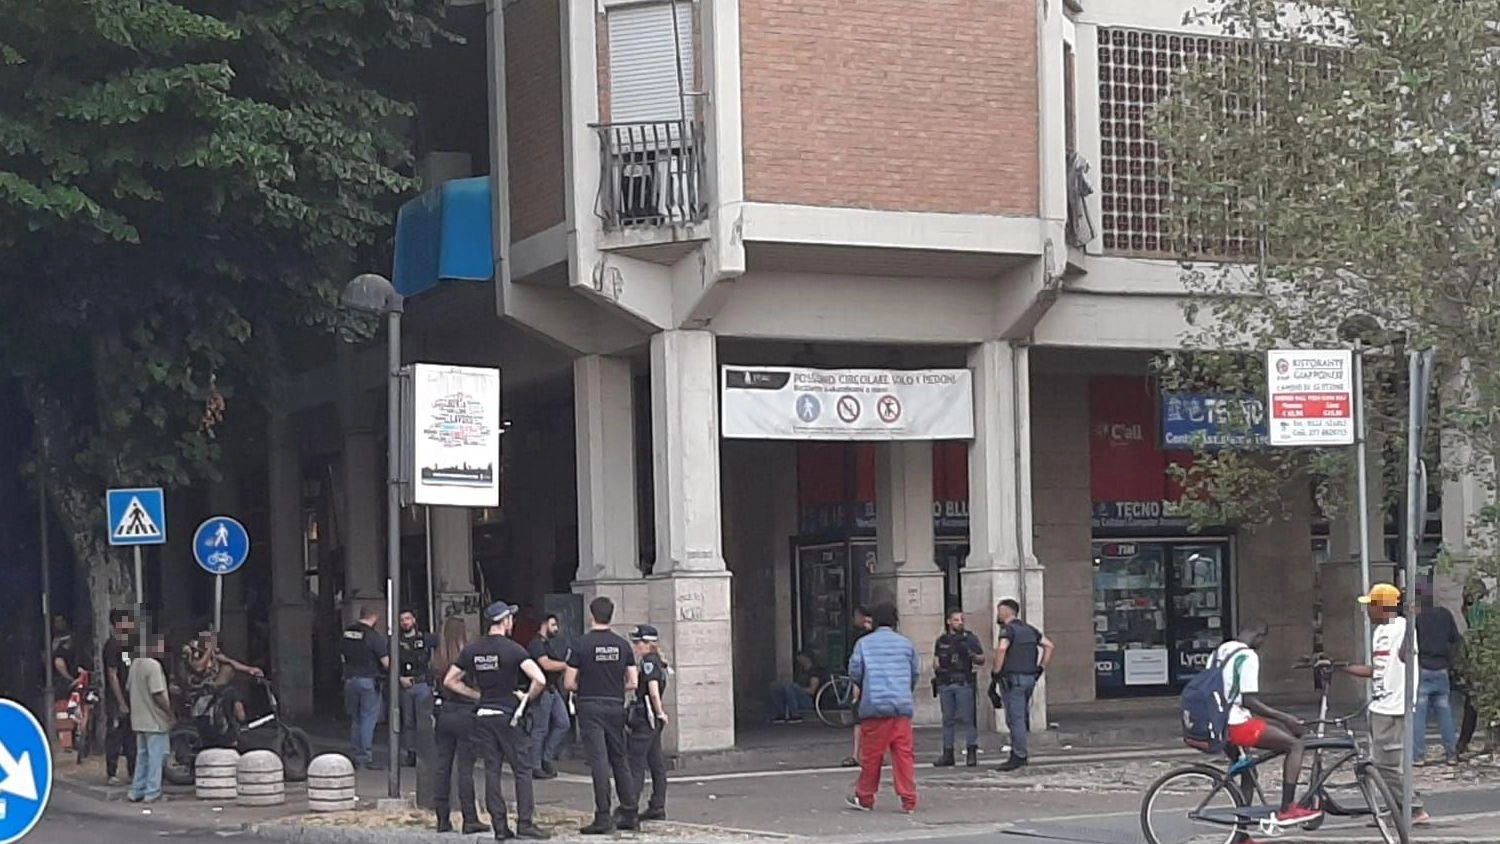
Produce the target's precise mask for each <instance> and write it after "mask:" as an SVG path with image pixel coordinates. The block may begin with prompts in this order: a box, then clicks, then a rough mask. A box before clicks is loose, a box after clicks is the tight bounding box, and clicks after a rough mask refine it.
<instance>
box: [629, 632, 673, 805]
mask: <svg viewBox="0 0 1500 844" xmlns="http://www.w3.org/2000/svg"><path fill="white" fill-rule="evenodd" d="M660 638H661V635H660V634H659V633H657V631H656V628H655V627H652V626H651V625H649V624H642V625H641V626H639V627H637V628H636V629H635V630H633V631H631V633H630V642H631V644H632V645H633V646H634V648H635V658H636V661H637V662H638V663H639V672H640V675H639V680H640V682H639V684H638V685H637V686H636V690H635V700H634V701H633V702H632V703H631V705H630V713H629V716H628V719H627V724H626V726H628V727H629V728H630V735H629V738H628V740H627V745H628V750H629V753H630V773H631V776H632V778H633V780H634V783H635V793H636V799H637V800H639V799H640V794H641V792H642V791H644V790H645V788H646V771H647V770H650V771H651V802H650V803H649V804H647V806H646V811H644V812H642V813H640V819H641V820H643V821H660V820H666V818H667V766H666V764H665V763H664V762H663V761H662V756H661V734H662V730H665V729H666V728H667V709H666V706H665V705H664V704H663V703H662V696H663V695H665V694H666V693H667V674H668V667H667V661H666V660H665V659H662V656H661V650H660V649H659V648H658V647H657V644H656V643H657V641H658V640H659V639H660ZM620 812H621V816H622V817H623V815H624V812H625V807H624V806H621V807H620Z"/></svg>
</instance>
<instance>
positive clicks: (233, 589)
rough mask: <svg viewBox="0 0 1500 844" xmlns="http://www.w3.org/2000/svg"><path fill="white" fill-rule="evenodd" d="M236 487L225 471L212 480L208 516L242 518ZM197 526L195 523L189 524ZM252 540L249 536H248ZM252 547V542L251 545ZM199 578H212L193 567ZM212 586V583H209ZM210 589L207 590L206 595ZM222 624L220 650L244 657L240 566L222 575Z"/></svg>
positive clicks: (246, 631)
mask: <svg viewBox="0 0 1500 844" xmlns="http://www.w3.org/2000/svg"><path fill="white" fill-rule="evenodd" d="M240 504H241V502H240V490H239V484H238V483H237V478H235V477H234V476H233V475H229V474H226V475H225V477H224V479H223V480H220V481H216V482H214V483H212V484H210V485H209V487H208V509H209V510H210V513H209V515H210V516H232V517H234V518H237V519H243V518H244V515H245V514H244V511H243V509H242V508H241V506H240ZM193 529H195V530H196V529H197V525H194V526H193ZM252 542H253V537H252ZM251 547H252V548H253V547H254V546H253V544H252V546H251ZM196 573H197V575H198V576H199V577H206V578H209V580H210V581H212V580H213V576H212V575H210V574H206V573H205V572H204V571H203V570H202V569H201V568H199V569H197V570H196ZM210 588H212V586H210ZM211 595H212V592H210V596H211ZM209 614H210V617H211V616H212V614H213V604H212V597H210V604H209ZM221 622H222V626H221V629H220V630H219V642H220V644H221V645H222V646H223V648H224V652H225V653H227V654H229V655H230V656H232V657H234V658H235V659H240V660H243V659H245V651H246V648H247V646H248V645H249V641H248V640H249V629H248V626H247V619H246V614H245V573H244V570H243V569H241V570H240V571H239V572H237V573H235V574H230V575H225V576H224V609H223V615H222V617H221Z"/></svg>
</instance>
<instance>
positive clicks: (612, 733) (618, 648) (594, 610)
mask: <svg viewBox="0 0 1500 844" xmlns="http://www.w3.org/2000/svg"><path fill="white" fill-rule="evenodd" d="M589 615H590V617H591V618H592V619H593V623H592V625H591V626H590V627H589V632H588V633H585V634H584V635H583V636H582V637H581V638H579V639H578V640H576V641H575V642H574V643H573V650H572V653H570V654H568V671H567V673H566V674H565V675H564V678H563V685H564V686H565V687H566V688H567V690H568V691H570V692H573V693H574V695H575V699H576V707H577V710H578V725H579V728H580V730H581V731H582V732H583V745H584V747H585V749H586V750H587V752H588V757H589V768H590V771H591V773H592V774H593V778H594V822H593V823H591V824H589V825H588V826H585V827H583V828H582V829H580V830H579V832H582V833H583V834H584V835H607V834H609V833H611V832H614V831H615V829H616V828H617V827H618V828H619V829H639V828H640V826H641V822H640V818H639V816H638V815H637V813H636V804H637V802H638V801H639V800H640V795H639V793H637V790H636V787H635V777H634V776H633V775H632V774H631V772H630V759H629V758H628V755H627V753H626V750H625V695H626V694H627V693H629V692H633V691H635V688H636V667H635V654H634V653H633V652H632V650H631V647H630V643H629V642H627V641H625V640H624V639H622V638H620V637H619V636H618V635H616V634H615V633H613V632H612V631H611V630H610V629H609V622H610V621H611V620H612V619H613V618H614V616H615V604H614V601H611V600H610V599H608V598H605V597H603V596H600V597H598V598H595V599H594V600H593V601H591V602H590V603H589ZM611 774H613V775H614V781H615V791H616V793H617V794H619V797H620V819H619V821H618V824H617V823H616V821H615V819H614V818H613V817H611V815H610V813H609V780H610V775H611Z"/></svg>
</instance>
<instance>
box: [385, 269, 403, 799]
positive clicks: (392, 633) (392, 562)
mask: <svg viewBox="0 0 1500 844" xmlns="http://www.w3.org/2000/svg"><path fill="white" fill-rule="evenodd" d="M387 321H388V325H389V332H390V339H389V342H388V344H387V345H388V352H389V364H390V367H389V370H390V371H389V372H388V373H387V385H386V403H385V413H386V458H385V459H386V517H385V534H386V535H385V562H386V608H385V625H386V636H387V637H388V638H389V640H390V651H389V654H388V656H389V657H390V665H389V666H388V670H387V672H386V689H387V694H388V695H389V698H390V700H389V701H388V703H389V709H388V711H387V714H386V717H387V719H388V720H387V722H386V723H387V730H386V732H387V733H389V736H390V742H389V749H390V754H391V757H390V763H391V770H390V782H389V789H388V793H387V796H389V797H392V798H395V797H400V796H401V650H400V648H401V638H400V637H399V636H397V635H396V631H397V630H398V629H399V628H398V625H397V623H396V612H397V607H398V606H399V605H400V602H401V469H400V466H399V465H398V464H399V463H400V460H401V301H400V299H399V298H398V299H396V300H395V302H394V303H393V304H392V307H391V310H390V313H389V314H388V316H387Z"/></svg>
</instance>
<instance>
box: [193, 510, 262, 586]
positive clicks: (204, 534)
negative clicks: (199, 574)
mask: <svg viewBox="0 0 1500 844" xmlns="http://www.w3.org/2000/svg"><path fill="white" fill-rule="evenodd" d="M248 556H250V534H249V533H247V532H246V531H245V526H244V525H242V524H240V523H239V522H237V521H235V520H234V519H231V518H229V517H228V516H214V517H212V518H210V519H208V520H206V521H204V523H203V524H201V525H199V526H198V532H197V533H194V534H193V557H194V559H196V560H197V561H198V565H200V566H202V567H203V570H204V571H206V572H208V573H209V574H233V573H234V572H236V571H238V570H239V567H240V566H242V565H244V564H245V558H246V557H248Z"/></svg>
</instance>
